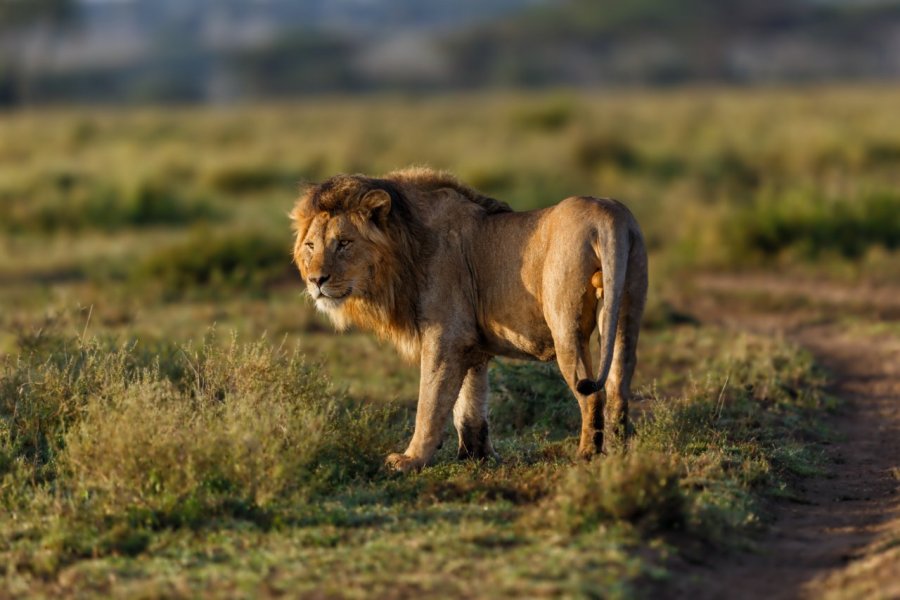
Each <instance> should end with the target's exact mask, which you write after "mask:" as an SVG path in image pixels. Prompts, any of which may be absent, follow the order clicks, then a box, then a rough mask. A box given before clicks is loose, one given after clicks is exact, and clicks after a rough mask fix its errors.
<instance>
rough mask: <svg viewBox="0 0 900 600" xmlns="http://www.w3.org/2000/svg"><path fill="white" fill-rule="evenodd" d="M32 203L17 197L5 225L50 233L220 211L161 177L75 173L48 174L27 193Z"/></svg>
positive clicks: (203, 217)
mask: <svg viewBox="0 0 900 600" xmlns="http://www.w3.org/2000/svg"><path fill="white" fill-rule="evenodd" d="M19 195H22V196H26V195H27V196H28V197H29V200H30V201H29V202H13V203H12V205H11V207H10V208H11V210H10V214H9V217H8V218H5V219H4V220H3V225H4V228H5V229H7V230H8V231H15V232H39V233H52V232H55V231H81V230H85V229H101V230H107V231H111V230H115V229H120V228H124V227H151V226H161V225H168V226H172V225H186V224H191V223H197V222H202V221H211V220H214V219H216V218H218V217H219V216H220V211H218V210H216V209H215V208H214V207H213V206H212V204H211V203H210V202H209V201H207V200H205V199H201V198H196V197H192V196H189V195H186V194H185V193H183V192H182V191H180V190H177V189H175V188H174V187H172V186H169V185H167V184H164V183H162V182H158V181H152V180H141V181H139V182H137V183H135V184H133V185H128V186H125V185H118V184H117V185H111V184H109V183H103V182H97V181H93V180H91V179H89V178H86V177H84V176H80V175H77V174H72V173H61V174H57V175H56V176H54V177H50V178H49V179H48V181H47V182H46V183H45V184H42V185H39V186H37V187H36V188H35V189H34V190H30V191H29V192H27V193H26V192H19Z"/></svg>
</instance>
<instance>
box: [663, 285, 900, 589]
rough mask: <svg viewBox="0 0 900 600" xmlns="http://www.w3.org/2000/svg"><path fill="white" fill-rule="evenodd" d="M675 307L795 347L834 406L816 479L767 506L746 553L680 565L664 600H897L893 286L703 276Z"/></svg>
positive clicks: (899, 414) (898, 412) (896, 293)
mask: <svg viewBox="0 0 900 600" xmlns="http://www.w3.org/2000/svg"><path fill="white" fill-rule="evenodd" d="M679 304H680V305H681V306H679V309H681V310H684V311H686V312H689V313H691V314H699V315H703V318H704V320H707V321H715V322H718V323H720V324H722V325H724V326H727V327H732V328H735V329H742V330H752V331H756V332H761V333H766V334H770V335H782V336H784V337H785V338H786V339H788V340H790V341H793V342H795V343H797V344H800V345H801V346H803V347H805V348H807V349H808V350H809V351H810V352H812V353H813V355H814V356H815V357H816V359H817V361H818V362H819V363H820V364H821V365H822V366H823V367H825V369H827V371H828V372H829V374H830V380H831V382H832V383H831V387H830V389H829V392H830V393H832V394H834V395H836V396H838V397H839V398H841V399H843V400H844V402H843V403H842V405H841V408H840V409H839V410H838V413H837V414H836V415H835V416H833V417H831V418H829V425H830V426H831V427H832V429H833V430H834V435H833V436H830V438H831V439H832V440H833V441H832V442H831V443H830V444H828V445H826V446H824V452H825V455H826V460H825V465H826V467H825V468H826V472H827V473H826V475H825V476H823V477H811V478H806V479H803V480H802V481H801V482H799V483H798V487H799V489H797V490H796V491H797V498H796V499H794V500H792V501H779V502H776V503H774V505H773V506H772V507H771V513H772V515H773V521H774V522H773V523H772V525H771V526H770V527H769V528H768V530H767V533H766V534H765V535H764V537H763V538H762V539H760V540H759V541H758V543H757V544H756V545H755V546H756V550H755V551H753V552H744V553H731V554H727V555H724V556H717V557H715V558H713V559H711V560H708V561H706V562H705V564H702V565H699V566H691V567H686V568H685V572H684V573H683V575H684V577H681V578H678V579H679V580H678V582H676V583H674V584H673V585H672V587H671V588H670V591H671V592H672V594H671V595H672V596H676V597H690V598H693V599H696V598H729V599H730V598H765V599H766V600H772V599H778V598H816V599H818V598H891V599H900V322H898V321H897V320H896V317H894V315H900V288H893V289H891V288H887V287H884V286H882V287H879V288H866V287H864V286H857V287H850V286H837V285H833V284H831V285H823V284H821V283H816V282H809V281H802V280H801V281H797V280H787V279H779V278H774V277H767V276H754V277H751V278H746V277H727V278H726V277H709V276H707V277H704V278H702V279H698V280H696V281H695V282H693V284H692V285H691V286H689V290H688V291H687V292H686V294H685V301H684V302H679ZM886 315H889V316H886Z"/></svg>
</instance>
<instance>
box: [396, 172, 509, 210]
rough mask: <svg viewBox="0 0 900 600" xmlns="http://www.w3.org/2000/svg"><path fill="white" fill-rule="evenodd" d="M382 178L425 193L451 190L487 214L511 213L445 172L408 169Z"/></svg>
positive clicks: (497, 202)
mask: <svg viewBox="0 0 900 600" xmlns="http://www.w3.org/2000/svg"><path fill="white" fill-rule="evenodd" d="M384 178H385V179H387V180H390V181H394V182H396V183H398V184H401V185H404V186H406V187H408V188H412V189H415V190H418V191H421V192H425V193H428V192H433V191H435V190H439V189H451V190H453V191H455V192H456V193H457V194H459V195H460V196H462V197H464V198H466V199H467V200H469V201H470V202H473V203H474V204H477V205H478V206H480V207H481V208H482V209H483V210H484V211H485V212H487V213H488V214H495V213H503V212H511V211H512V208H510V207H509V205H508V204H506V203H505V202H502V201H500V200H497V199H496V198H491V197H490V196H485V195H484V194H482V193H481V192H479V191H478V190H476V189H474V188H471V187H469V186H467V185H465V184H464V183H462V182H461V181H459V179H457V178H456V176H455V175H453V174H452V173H448V172H447V171H438V170H436V169H431V168H429V167H408V168H406V169H400V170H397V171H392V172H390V173H388V174H387V175H385V176H384Z"/></svg>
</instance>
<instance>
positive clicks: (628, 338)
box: [603, 248, 647, 454]
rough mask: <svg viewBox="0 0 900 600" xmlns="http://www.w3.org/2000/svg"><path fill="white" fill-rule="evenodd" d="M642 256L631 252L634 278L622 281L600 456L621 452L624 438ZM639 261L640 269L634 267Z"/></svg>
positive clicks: (643, 296) (643, 293) (643, 291)
mask: <svg viewBox="0 0 900 600" xmlns="http://www.w3.org/2000/svg"><path fill="white" fill-rule="evenodd" d="M646 260H647V259H646V255H645V254H644V253H643V252H642V248H636V249H634V250H633V251H632V256H631V257H630V262H631V264H629V266H628V269H629V274H635V275H633V276H631V277H629V279H628V280H627V281H626V289H625V293H624V294H623V297H622V306H621V308H620V310H619V321H618V323H617V326H616V341H615V346H614V350H613V360H612V365H611V366H610V370H609V377H607V379H606V386H605V391H606V406H605V407H604V422H605V424H606V427H605V432H604V436H603V452H604V453H605V454H609V453H611V452H614V451H616V450H618V449H624V448H625V446H626V444H627V441H628V440H627V438H628V402H629V401H630V400H631V378H632V376H633V375H634V369H635V366H636V365H637V343H638V335H639V334H640V328H641V318H642V316H643V314H644V305H645V304H646V301H647V278H646V275H645V274H646V272H647V266H646ZM640 261H643V265H640V264H637V263H640Z"/></svg>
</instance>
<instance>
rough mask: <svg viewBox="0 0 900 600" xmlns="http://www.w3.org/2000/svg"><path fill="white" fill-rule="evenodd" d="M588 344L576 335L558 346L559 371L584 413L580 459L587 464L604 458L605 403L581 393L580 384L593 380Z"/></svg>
mask: <svg viewBox="0 0 900 600" xmlns="http://www.w3.org/2000/svg"><path fill="white" fill-rule="evenodd" d="M588 342H589V340H580V339H579V338H578V335H577V334H576V333H575V332H572V333H571V334H570V335H568V336H565V337H563V338H559V339H557V341H556V342H555V345H556V362H557V364H558V365H559V370H560V372H561V373H562V375H563V379H565V380H566V384H568V386H569V389H570V390H572V394H574V395H575V398H576V399H577V400H578V407H579V408H580V409H581V438H580V441H579V443H578V457H579V458H582V459H585V460H588V459H590V458H591V457H592V456H594V455H596V454H600V452H601V450H602V448H603V402H602V399H601V396H600V392H593V393H589V394H583V393H581V392H580V391H579V390H578V382H579V381H581V380H583V379H585V378H588V379H591V378H593V374H592V372H591V351H590V348H588Z"/></svg>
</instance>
